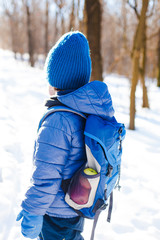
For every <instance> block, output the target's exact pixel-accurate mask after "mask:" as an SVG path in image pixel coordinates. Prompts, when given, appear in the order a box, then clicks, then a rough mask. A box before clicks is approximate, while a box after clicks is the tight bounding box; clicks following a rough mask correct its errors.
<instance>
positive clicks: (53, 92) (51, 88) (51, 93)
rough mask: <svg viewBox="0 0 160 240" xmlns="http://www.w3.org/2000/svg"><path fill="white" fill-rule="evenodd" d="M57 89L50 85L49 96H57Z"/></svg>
mask: <svg viewBox="0 0 160 240" xmlns="http://www.w3.org/2000/svg"><path fill="white" fill-rule="evenodd" d="M55 92H56V91H55V88H54V87H52V86H51V85H49V95H50V96H53V95H55Z"/></svg>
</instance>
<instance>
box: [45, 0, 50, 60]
mask: <svg viewBox="0 0 160 240" xmlns="http://www.w3.org/2000/svg"><path fill="white" fill-rule="evenodd" d="M48 16H49V2H48V0H46V11H45V55H46V56H47V54H48V21H49V19H48Z"/></svg>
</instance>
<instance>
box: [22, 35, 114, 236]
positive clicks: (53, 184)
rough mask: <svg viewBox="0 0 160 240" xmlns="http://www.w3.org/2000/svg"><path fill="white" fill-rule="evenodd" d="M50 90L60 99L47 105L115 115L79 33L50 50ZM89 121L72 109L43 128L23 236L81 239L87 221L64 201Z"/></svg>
mask: <svg viewBox="0 0 160 240" xmlns="http://www.w3.org/2000/svg"><path fill="white" fill-rule="evenodd" d="M45 69H46V76H47V80H48V82H49V84H50V91H51V92H52V90H53V89H54V90H56V92H57V95H56V97H52V98H51V99H50V100H48V101H47V103H46V106H47V107H52V106H55V105H60V104H62V105H65V106H68V107H70V108H72V109H75V110H78V111H79V112H83V113H85V114H87V115H88V114H95V115H99V116H101V117H102V118H105V117H107V116H113V113H114V110H113V107H112V100H111V96H110V94H109V92H108V88H107V86H106V84H104V83H102V82H99V81H94V82H91V83H88V82H89V80H90V75H91V59H90V50H89V45H88V41H87V39H86V37H85V36H84V35H83V34H82V33H80V32H78V31H75V32H69V33H67V34H65V35H63V36H62V37H61V38H60V39H59V41H58V42H57V43H56V45H55V46H54V47H53V48H52V49H51V50H50V52H49V54H48V57H47V60H46V64H45ZM84 127H85V119H83V118H82V117H81V116H79V115H76V114H74V113H71V112H55V113H54V114H51V115H49V116H48V117H47V118H46V119H45V120H44V122H43V124H42V126H41V128H40V129H39V132H38V136H37V140H36V144H35V151H34V163H35V167H36V168H35V171H34V173H33V176H32V179H33V186H32V187H31V188H30V189H29V190H28V191H27V193H26V199H25V200H24V201H23V202H22V208H23V210H22V211H21V212H20V214H19V215H18V217H17V220H20V219H21V218H22V223H21V229H22V234H23V235H24V236H26V237H28V238H31V239H33V238H36V237H37V236H38V235H39V238H40V239H42V240H53V239H56V240H63V239H65V240H82V239H83V237H82V235H81V233H82V231H83V225H84V219H83V218H82V217H80V216H78V215H77V213H76V212H75V211H74V210H73V209H72V208H70V207H69V205H68V204H67V203H66V202H65V200H64V197H65V194H64V192H63V190H62V188H61V184H62V179H63V180H66V179H70V178H71V177H72V176H73V174H74V173H75V172H76V171H77V170H78V169H79V168H80V167H81V166H82V165H83V164H84V163H85V161H86V153H85V144H84V137H83V131H84Z"/></svg>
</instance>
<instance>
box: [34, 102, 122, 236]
mask: <svg viewBox="0 0 160 240" xmlns="http://www.w3.org/2000/svg"><path fill="white" fill-rule="evenodd" d="M57 111H69V112H73V113H75V114H78V115H80V116H81V117H83V118H85V119H86V124H85V130H84V135H85V146H86V155H87V162H86V163H85V165H83V166H82V167H81V168H80V169H79V170H78V171H77V172H76V173H75V175H74V176H73V177H72V178H71V179H70V181H69V184H68V188H67V191H66V195H65V201H66V202H67V203H68V204H69V205H70V206H71V207H72V208H73V209H74V210H75V211H76V212H77V213H78V214H79V215H80V216H83V217H86V218H90V219H94V227H93V229H92V236H91V239H93V238H94V231H95V226H96V223H97V220H98V216H99V214H100V212H101V210H103V209H105V208H106V207H107V205H108V203H107V202H108V199H109V197H110V205H109V210H108V219H107V220H108V221H109V222H110V218H111V211H112V201H113V189H114V188H116V187H118V188H120V186H119V180H120V167H121V155H122V141H123V139H124V137H125V134H126V130H125V126H124V124H121V123H118V122H117V121H116V119H115V117H108V118H107V119H102V118H101V117H99V116H96V115H89V116H88V117H86V115H84V114H83V113H81V112H78V111H76V110H73V109H70V108H68V107H65V106H54V107H51V108H49V109H48V110H47V112H46V113H45V114H44V116H43V117H42V119H41V121H40V123H39V128H40V126H41V124H42V122H43V121H44V119H45V118H46V117H47V116H48V115H50V114H52V113H54V112H57ZM62 183H63V182H62ZM62 185H63V184H62Z"/></svg>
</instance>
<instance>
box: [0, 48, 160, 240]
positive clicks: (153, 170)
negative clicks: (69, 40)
mask: <svg viewBox="0 0 160 240" xmlns="http://www.w3.org/2000/svg"><path fill="white" fill-rule="evenodd" d="M105 82H106V83H107V84H108V86H109V90H110V92H111V95H112V98H113V103H114V107H115V110H116V117H117V119H118V120H119V121H121V122H124V123H125V125H126V127H127V128H128V122H129V89H130V84H129V81H128V80H127V79H125V78H124V77H119V76H116V75H110V76H106V78H105ZM147 84H148V94H149V101H150V109H142V108H141V105H142V101H141V99H142V96H141V95H142V91H141V87H140V86H138V87H137V93H136V95H137V112H136V131H129V130H127V135H126V139H125V141H124V144H123V158H122V161H123V163H122V171H121V172H122V174H121V185H122V188H121V191H120V192H118V191H115V193H114V209H113V214H112V221H111V223H110V224H109V223H107V222H106V217H107V212H106V211H105V212H103V213H102V214H101V216H100V219H99V222H98V225H97V229H96V235H95V240H158V239H160V178H159V175H160V174H159V172H160V89H158V88H157V87H156V83H155V82H152V81H149V82H148V83H147ZM47 97H48V91H47V83H46V81H45V79H44V74H43V71H42V70H38V69H34V68H30V67H29V66H27V65H26V63H22V62H20V61H15V60H14V59H13V55H12V53H10V52H8V51H3V50H0V240H23V239H25V238H24V237H23V236H22V235H21V233H20V223H19V222H18V223H17V222H16V221H15V219H16V216H17V214H18V212H19V211H20V203H21V200H22V199H23V196H24V193H25V191H26V189H27V186H28V185H29V180H30V176H31V172H32V152H33V145H34V139H35V136H36V128H37V125H38V121H39V119H40V117H41V114H42V112H43V110H44V108H42V105H43V104H44V101H45V99H46V98H47ZM91 227H92V221H91V220H86V224H85V229H84V234H83V235H84V238H85V240H89V236H90V231H91Z"/></svg>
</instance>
